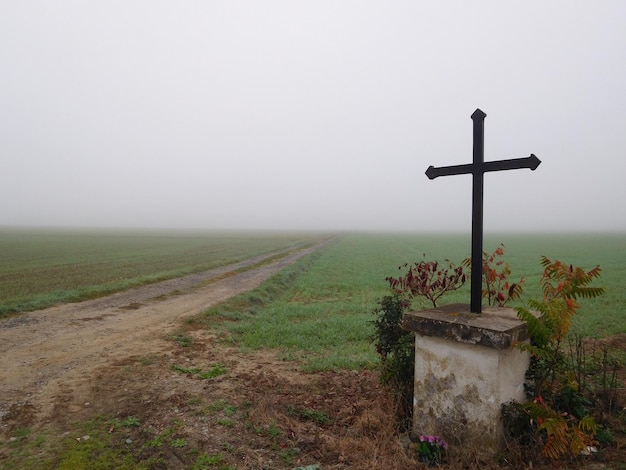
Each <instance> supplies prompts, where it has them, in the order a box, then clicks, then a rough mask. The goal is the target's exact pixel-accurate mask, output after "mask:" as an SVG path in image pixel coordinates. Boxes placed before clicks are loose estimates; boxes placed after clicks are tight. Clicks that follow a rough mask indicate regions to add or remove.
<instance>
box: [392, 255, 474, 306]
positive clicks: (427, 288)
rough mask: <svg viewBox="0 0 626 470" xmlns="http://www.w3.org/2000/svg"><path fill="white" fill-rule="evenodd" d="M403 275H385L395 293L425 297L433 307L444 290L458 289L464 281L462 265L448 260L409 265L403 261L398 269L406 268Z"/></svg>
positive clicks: (424, 261)
mask: <svg viewBox="0 0 626 470" xmlns="http://www.w3.org/2000/svg"><path fill="white" fill-rule="evenodd" d="M407 268H408V271H407V273H406V274H405V275H404V276H400V277H398V278H395V277H387V278H386V281H387V282H388V283H389V286H390V287H391V289H392V290H393V291H394V292H395V293H396V294H408V295H410V296H413V297H415V296H421V297H426V298H427V299H428V300H430V301H431V303H432V304H433V307H435V308H436V307H437V300H439V298H441V296H442V295H444V294H445V293H446V292H451V291H455V290H457V289H459V288H460V287H461V286H463V284H465V281H466V275H465V273H464V272H463V267H462V266H455V265H454V264H453V263H451V262H450V261H449V260H446V263H445V264H440V263H439V262H437V261H426V260H423V261H420V262H419V263H414V264H412V265H409V264H408V263H405V264H404V265H402V266H400V267H399V268H398V269H407Z"/></svg>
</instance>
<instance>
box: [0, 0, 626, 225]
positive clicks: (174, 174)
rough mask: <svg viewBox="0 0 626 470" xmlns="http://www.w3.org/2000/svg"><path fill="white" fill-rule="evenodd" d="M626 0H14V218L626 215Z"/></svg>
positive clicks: (345, 221) (1, 133) (3, 73)
mask: <svg viewBox="0 0 626 470" xmlns="http://www.w3.org/2000/svg"><path fill="white" fill-rule="evenodd" d="M625 18H626V2H624V1H621V0H615V1H603V0H599V1H595V2H589V1H570V0H568V1H549V2H546V1H524V2H501V1H472V2H468V1H458V2H452V1H441V2H439V1H437V2H435V1H432V2H423V1H385V2H382V1H362V0H359V1H323V0H322V1H320V0H316V1H293V0H285V1H267V0H264V1H252V0H250V1H233V0H228V1H206V0H198V1H153V0H136V1H133V0H124V1H106V2H104V1H101V2H96V1H84V0H76V1H58V0H45V1H29V0H19V1H11V0H0V198H1V201H2V202H1V203H0V226H58V227H63V226H72V227H139V228H141V227H151V228H217V229H321V230H364V229H375V230H391V231H395V230H416V231H420V230H428V231H438V230H460V231H469V230H470V226H471V176H469V175H463V176H450V177H445V178H438V179H436V180H432V181H431V180H428V178H426V176H425V175H424V172H425V171H426V168H427V167H428V166H429V165H435V166H445V165H455V164H464V163H470V162H471V159H472V121H471V119H470V115H471V114H472V113H473V112H474V110H475V109H476V108H480V109H482V110H483V111H484V112H485V113H486V114H487V118H486V120H485V160H486V161H490V160H500V159H505V158H518V157H526V156H528V155H530V154H531V153H534V154H536V155H537V156H538V157H539V158H540V159H541V160H542V164H541V166H540V167H539V168H538V169H537V170H536V171H534V172H533V171H530V170H515V171H507V172H498V173H488V174H486V175H485V196H484V197H485V208H484V212H485V215H484V224H485V233H488V232H489V231H500V230H516V231H518V230H519V231H527V230H532V231H543V230H551V231H554V230H568V231H569V230H574V231H588V230H602V231H607V230H612V231H614V230H626V217H625V216H624V213H625V210H624V203H625V202H626V189H625V186H626V185H625V183H624V181H625V177H626V172H625V167H626V165H625V164H624V161H625V159H626V91H625V87H626V85H625V84H626V60H625V56H624V51H625V50H626V28H625V27H624V19H625Z"/></svg>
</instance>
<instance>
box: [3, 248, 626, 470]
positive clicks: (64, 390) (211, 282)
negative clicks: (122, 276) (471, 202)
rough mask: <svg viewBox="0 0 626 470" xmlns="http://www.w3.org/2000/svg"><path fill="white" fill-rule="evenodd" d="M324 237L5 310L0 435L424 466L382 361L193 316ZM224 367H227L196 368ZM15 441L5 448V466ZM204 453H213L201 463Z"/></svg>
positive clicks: (284, 464)
mask: <svg viewBox="0 0 626 470" xmlns="http://www.w3.org/2000/svg"><path fill="white" fill-rule="evenodd" d="M316 248H317V247H312V248H308V249H305V250H300V251H296V252H292V253H290V254H288V255H287V256H284V257H282V258H280V259H277V260H274V261H271V262H268V263H267V264H262V265H259V266H256V265H257V264H258V263H259V262H261V261H262V260H263V257H259V258H254V259H251V260H247V261H245V262H242V263H238V264H236V265H231V266H228V267H224V268H219V269H215V270H211V271H207V272H204V273H198V274H194V275H191V276H187V277H184V278H180V279H175V280H171V281H165V282H161V283H158V284H152V285H149V286H144V287H141V288H137V289H132V290H128V291H125V292H121V293H118V294H115V295H112V296H108V297H105V298H100V299H96V300H91V301H86V302H81V303H75V304H67V305H61V306H57V307H53V308H49V309H46V310H42V311H38V312H32V313H26V314H22V315H19V316H15V317H11V318H5V319H2V320H0V355H1V357H2V367H0V441H2V442H10V441H11V440H12V439H15V435H16V432H17V431H18V430H20V429H25V428H28V429H30V435H33V436H34V435H36V434H38V433H46V434H47V435H48V436H53V437H51V438H50V437H49V442H50V443H51V445H52V447H54V445H55V444H57V445H58V444H59V443H60V442H62V440H63V439H65V440H67V439H68V438H72V439H74V440H75V442H76V445H81V442H83V443H84V442H85V440H87V439H88V438H89V436H84V435H75V434H77V433H78V432H79V431H78V430H79V429H81V428H80V427H79V426H80V423H85V422H86V421H90V420H94V422H95V423H98V424H97V426H100V428H99V431H98V432H100V433H106V434H108V435H109V436H110V437H111V439H112V442H113V443H115V445H118V446H119V447H120V448H124V449H125V450H130V451H131V452H132V453H133V455H134V456H135V458H136V459H140V460H142V461H144V462H147V463H148V464H149V466H150V468H155V469H161V468H163V469H183V468H192V466H193V465H194V463H195V464H197V465H198V467H197V468H237V469H282V468H287V469H291V468H296V467H305V466H308V465H310V466H311V467H309V468H315V467H314V466H315V465H318V466H319V467H317V468H320V469H331V468H380V469H395V468H397V469H400V468H422V467H421V465H422V464H420V463H418V462H417V461H416V460H415V453H414V451H412V450H411V448H410V445H409V441H408V438H407V437H406V436H402V435H398V433H397V432H396V431H395V428H394V420H393V414H394V404H393V400H392V398H391V396H390V394H389V391H388V390H386V389H385V388H384V387H382V386H381V385H380V384H379V380H378V375H377V373H376V372H373V371H367V370H363V371H340V372H325V373H319V374H306V373H304V372H302V370H301V369H300V368H299V364H298V363H297V362H294V361H283V360H281V359H280V357H278V356H277V354H276V353H275V352H273V351H266V350H264V351H242V350H240V349H239V348H238V347H235V346H234V345H231V344H230V343H229V342H228V341H227V338H225V337H224V336H223V335H222V333H220V332H219V329H218V330H215V329H210V328H209V329H207V327H206V325H202V324H200V323H192V322H185V320H186V319H189V318H191V317H193V316H195V315H197V314H199V313H201V312H202V311H204V310H206V309H207V308H209V307H211V306H214V305H216V304H219V303H221V302H223V301H225V300H227V299H228V298H230V297H232V296H235V295H237V294H240V293H242V292H245V291H248V290H251V289H253V288H255V287H256V286H258V285H260V284H261V282H263V281H264V280H266V279H268V278H269V277H270V276H272V275H273V274H274V273H276V272H278V271H279V270H281V269H283V268H284V267H285V266H287V265H288V264H290V263H293V262H295V261H296V260H297V259H299V258H301V257H302V256H304V255H307V254H309V253H311V252H312V251H313V250H315V249H316ZM250 266H252V267H251V268H250V269H247V270H244V271H242V268H246V267H250ZM176 335H179V337H180V338H183V337H184V338H186V341H185V342H183V341H180V340H179V341H176V340H174V339H175V337H176ZM624 342H626V341H625V339H624V338H622V342H621V344H622V345H623V344H624ZM216 367H221V368H222V369H223V372H224V373H223V374H221V375H217V376H215V377H209V378H202V376H201V373H200V372H198V371H203V372H206V371H210V370H212V369H214V368H216ZM129 417H131V418H132V420H131V419H129ZM94 434H97V433H96V432H94ZM54 436H56V439H55V437H54ZM52 450H53V451H54V449H52ZM50 451H51V449H50V448H46V447H45V446H44V447H43V448H42V449H41V452H42V459H44V458H48V457H49V454H46V453H49V452H50ZM7 452H8V449H7V446H0V468H3V466H2V461H3V459H4V458H6V457H7V455H8V453H7ZM203 456H204V457H206V459H207V460H205V461H206V462H210V460H208V459H209V457H212V458H214V462H216V463H214V464H209V463H207V464H206V467H202V466H200V465H199V464H198V462H200V461H201V459H202V458H203ZM587 464H589V461H587V462H586V463H584V465H587ZM211 465H213V466H211ZM464 465H466V466H465V468H486V467H490V466H492V465H493V466H494V468H495V467H497V465H495V464H494V463H493V462H481V461H480V460H479V459H478V458H476V459H475V460H474V461H473V463H472V464H470V465H468V464H467V461H466V462H465V464H464ZM220 466H221V467H220ZM596 468H603V467H596ZM616 468H618V467H616Z"/></svg>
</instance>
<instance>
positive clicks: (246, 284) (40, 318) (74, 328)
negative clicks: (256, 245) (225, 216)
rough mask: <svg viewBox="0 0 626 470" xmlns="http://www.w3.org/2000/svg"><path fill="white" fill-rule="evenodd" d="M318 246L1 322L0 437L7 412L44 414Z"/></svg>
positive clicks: (159, 346)
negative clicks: (105, 370)
mask: <svg viewBox="0 0 626 470" xmlns="http://www.w3.org/2000/svg"><path fill="white" fill-rule="evenodd" d="M320 246H321V245H316V246H314V247H310V248H307V249H302V250H299V251H295V252H290V253H287V254H286V256H284V257H282V258H280V259H277V260H273V259H274V257H276V253H273V254H270V255H264V256H259V257H255V258H251V259H248V260H245V261H242V262H239V263H236V264H232V265H229V266H225V267H221V268H217V269H213V270H210V271H206V272H202V273H196V274H193V275H189V276H186V277H183V278H179V279H173V280H169V281H163V282H160V283H156V284H151V285H148V286H144V287H140V288H136V289H131V290H128V291H125V292H120V293H117V294H114V295H111V296H107V297H104V298H99V299H95V300H90V301H85V302H80V303H74V304H66V305H61V306H57V307H53V308H48V309H45V310H41V311H37V312H32V313H26V314H23V315H20V316H17V317H12V318H7V319H3V320H0V357H2V367H0V436H2V435H3V434H4V432H3V431H6V429H4V430H3V428H8V426H7V425H6V423H3V422H2V421H3V420H2V418H3V417H4V416H7V417H8V415H10V414H11V413H10V412H9V411H10V410H11V409H14V408H15V407H16V406H24V405H27V406H29V407H31V408H32V411H33V412H34V413H35V414H36V416H37V421H41V420H45V419H46V417H47V416H49V415H50V413H51V411H52V408H53V406H54V403H55V402H58V401H59V400H62V399H63V394H64V393H68V391H69V390H71V391H72V392H73V393H74V394H77V393H79V392H80V390H81V389H84V388H86V387H87V386H89V384H90V382H91V377H92V371H94V370H96V369H98V368H101V367H102V366H105V365H107V364H109V365H110V364H114V363H119V362H120V361H123V360H124V359H125V358H128V357H131V356H140V355H143V354H149V353H155V352H158V351H159V350H160V349H162V348H165V347H167V346H171V344H170V345H168V343H170V342H168V341H167V340H166V337H167V335H168V334H171V332H172V331H173V330H174V329H175V328H176V327H177V325H180V323H181V320H183V319H184V318H186V317H189V316H192V315H194V314H197V313H200V312H202V311H203V310H205V309H207V308H209V307H211V306H213V305H216V304H218V303H220V302H223V301H225V300H227V299H228V298H230V297H233V296H235V295H237V294H240V293H242V292H245V291H247V290H251V289H253V288H255V287H257V286H258V285H259V284H261V283H262V282H263V281H264V280H266V279H268V278H269V277H270V276H272V275H273V274H275V273H276V272H278V271H280V270H281V269H283V268H285V267H286V266H288V265H290V264H292V263H294V262H295V261H297V260H298V259H300V258H302V257H303V256H306V255H308V254H310V253H311V252H313V251H315V250H317V249H318V248H319V247H320ZM283 255H285V254H283ZM268 260H270V262H269V263H267V261H268ZM263 261H265V262H266V263H265V264H261V265H260V266H258V267H254V265H256V264H259V263H262V262H263ZM242 268H249V269H247V270H244V271H243V272H237V271H238V270H242ZM33 404H36V405H33ZM33 407H34V408H33Z"/></svg>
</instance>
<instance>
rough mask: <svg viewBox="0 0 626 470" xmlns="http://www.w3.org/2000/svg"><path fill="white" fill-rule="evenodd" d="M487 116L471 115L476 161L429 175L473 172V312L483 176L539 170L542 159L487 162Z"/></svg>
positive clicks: (477, 306)
mask: <svg viewBox="0 0 626 470" xmlns="http://www.w3.org/2000/svg"><path fill="white" fill-rule="evenodd" d="M485 117H487V115H486V114H485V113H483V112H482V111H481V110H480V109H477V110H476V111H474V113H473V114H472V121H474V155H473V157H474V158H473V163H470V164H467V165H453V166H441V167H438V168H435V167H434V166H432V165H431V166H429V167H428V170H426V176H428V178H429V179H431V180H432V179H435V178H437V177H438V176H449V175H463V174H471V175H472V266H471V302H470V312H472V313H481V312H482V301H481V300H482V272H483V264H482V260H483V179H484V178H483V175H484V174H485V172H487V171H500V170H517V169H520V168H530V169H531V170H534V169H536V168H537V167H538V166H539V164H540V163H541V161H540V160H539V159H538V158H537V157H536V156H535V155H534V154H530V157H526V158H514V159H510V160H498V161H495V162H485Z"/></svg>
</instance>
